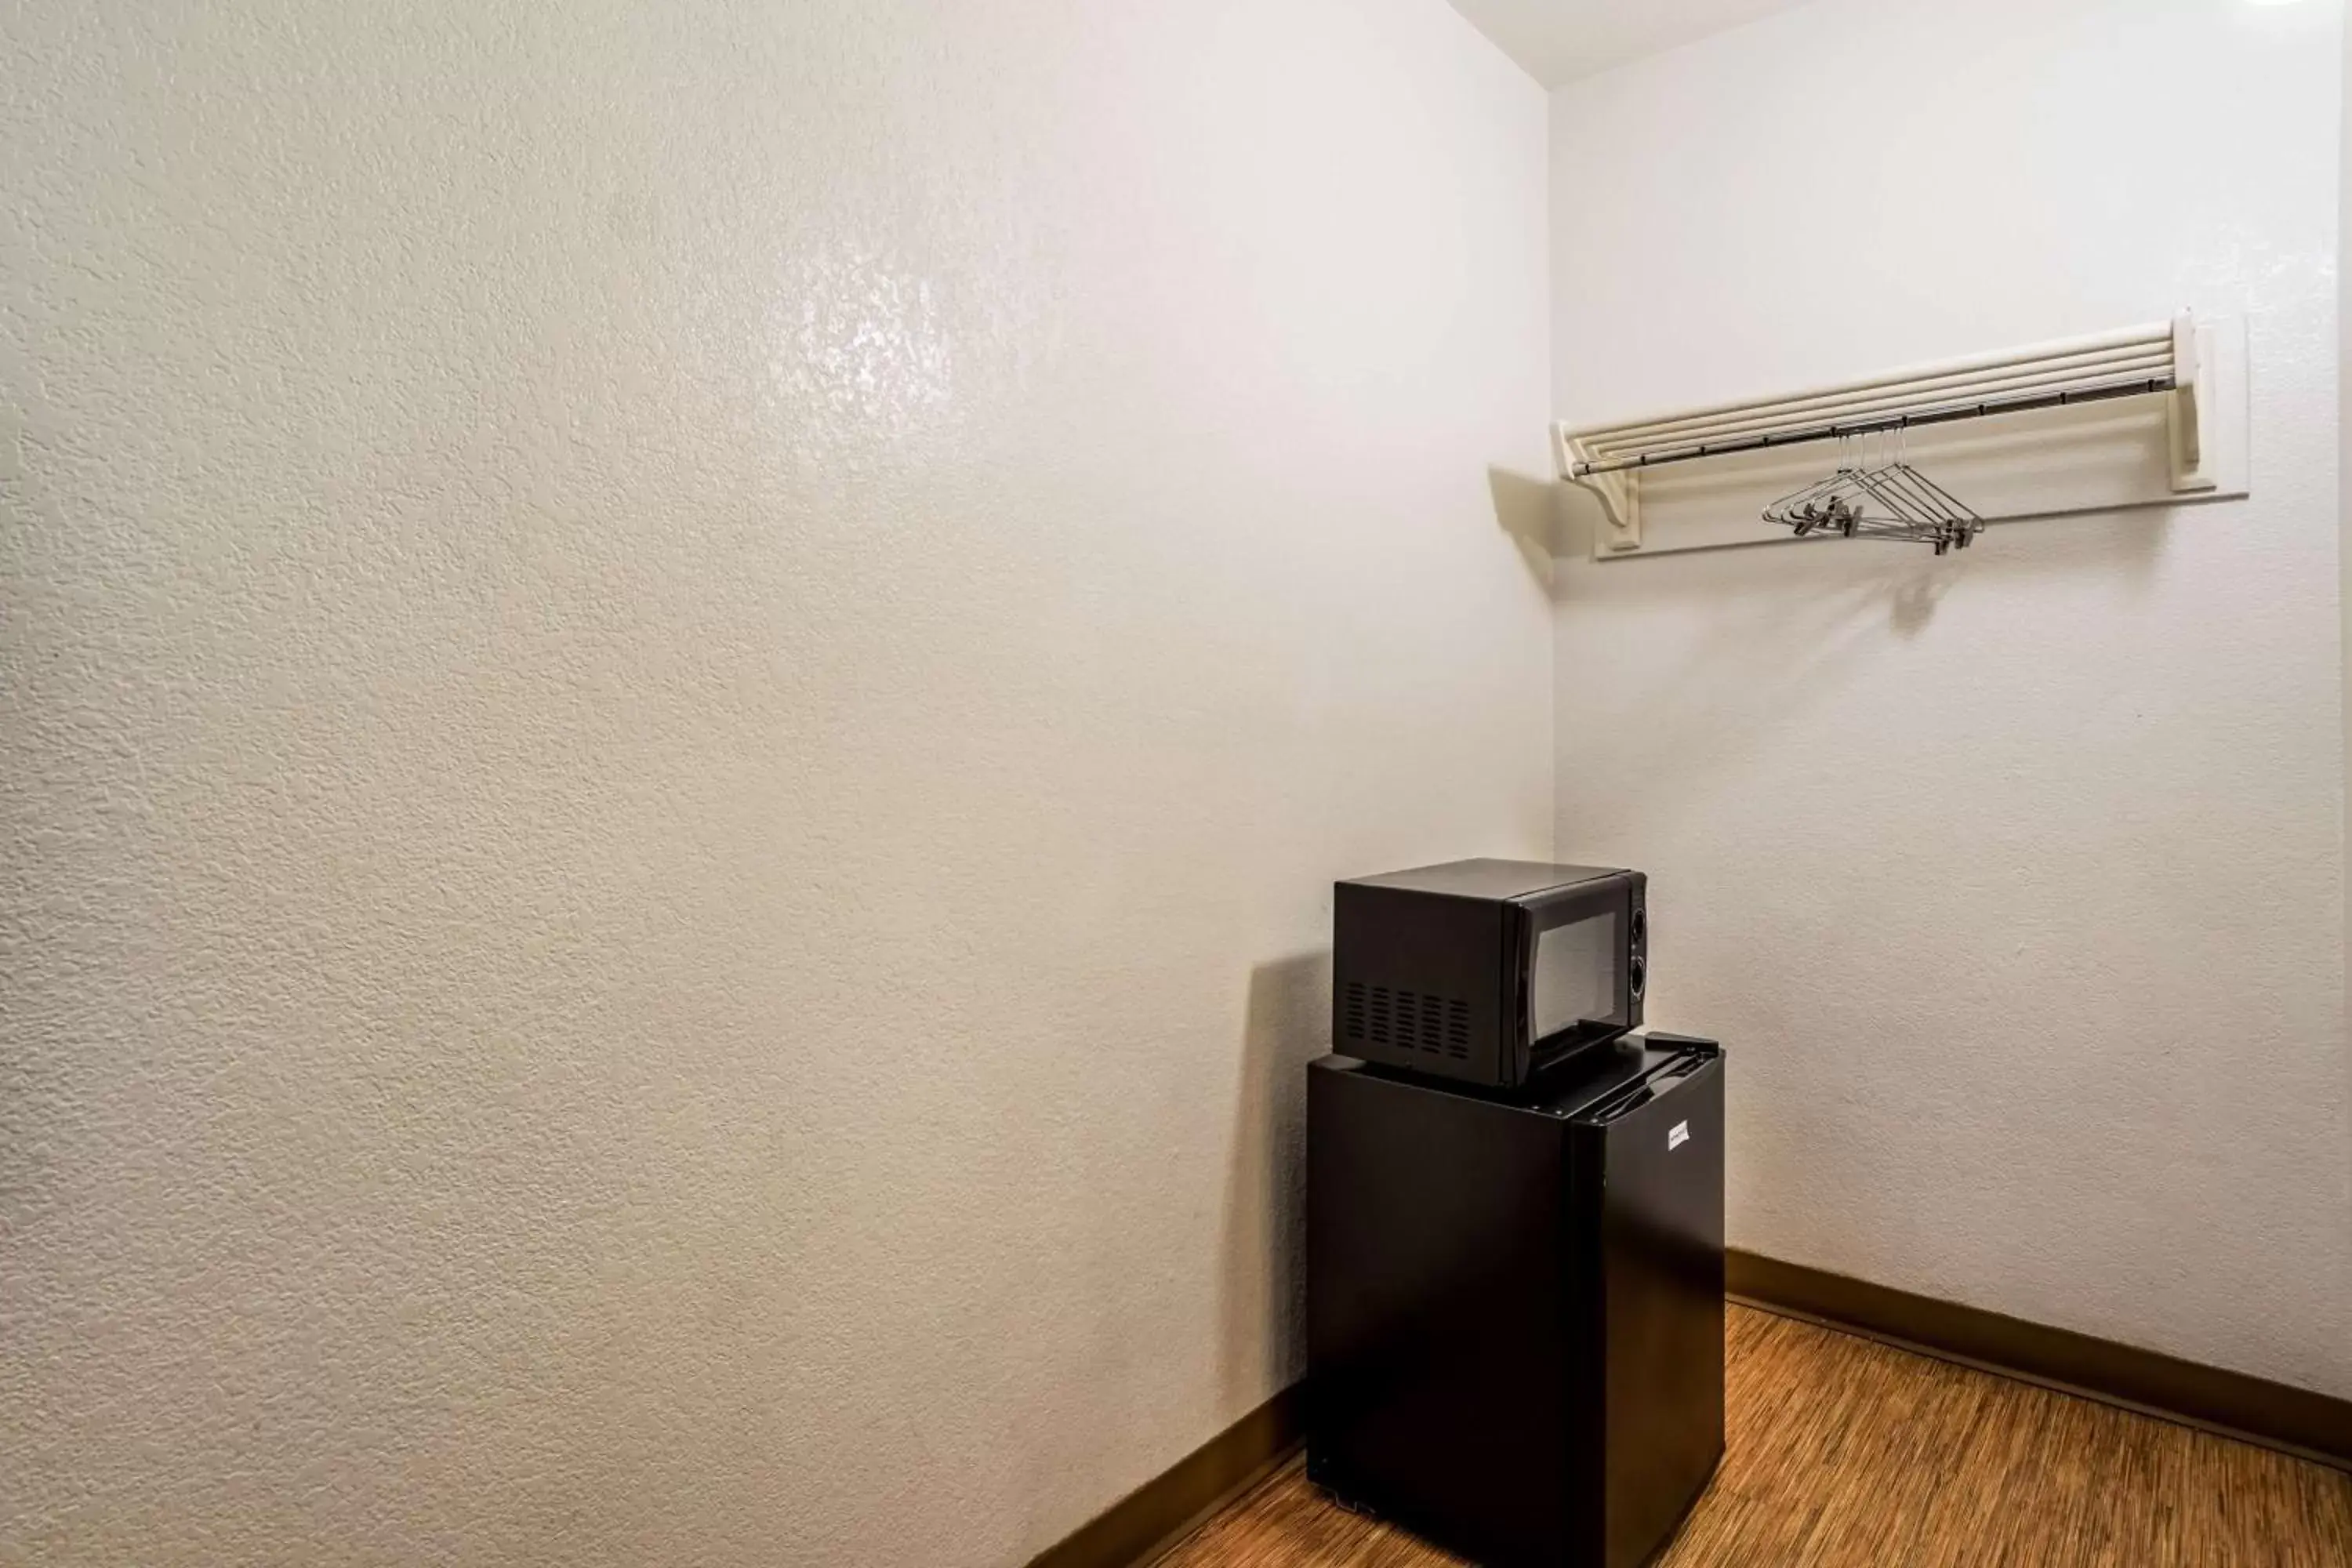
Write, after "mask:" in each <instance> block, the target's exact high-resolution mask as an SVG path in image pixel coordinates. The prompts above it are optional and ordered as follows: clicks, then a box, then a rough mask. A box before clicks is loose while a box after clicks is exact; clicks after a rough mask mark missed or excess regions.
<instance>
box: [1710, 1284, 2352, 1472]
mask: <svg viewBox="0 0 2352 1568" xmlns="http://www.w3.org/2000/svg"><path fill="white" fill-rule="evenodd" d="M1724 1285H1725V1289H1726V1290H1727V1293H1728V1294H1730V1295H1731V1296H1732V1297H1733V1298H1735V1299H1736V1300H1743V1301H1745V1302H1747V1303H1748V1304H1749V1305H1751V1306H1756V1307H1761V1308H1763V1309H1764V1310H1767V1311H1771V1312H1782V1313H1787V1314H1790V1315H1791V1316H1795V1317H1800V1318H1807V1319H1811V1320H1813V1321H1817V1322H1821V1323H1824V1324H1826V1325H1828V1326H1829V1327H1831V1328H1834V1329H1844V1330H1848V1331H1853V1332H1856V1333H1861V1334H1864V1335H1867V1336H1868V1337H1870V1338H1872V1339H1876V1340H1884V1341H1885V1342H1888V1343H1890V1344H1894V1345H1898V1346H1901V1347H1902V1348H1903V1349H1905V1350H1913V1351H1917V1352H1921V1353H1922V1354H1925V1355H1932V1356H1936V1357H1938V1358H1940V1359H1942V1360H1945V1361H1954V1362H1959V1363H1964V1364H1966V1365H1969V1366H1974V1367H1979V1368H1981V1369H1983V1370H1984V1371H1987V1372H1992V1373H2000V1375H2001V1376H2003V1377H2012V1378H2017V1379H2019V1380H2021V1381H2022V1382H2025V1383H2034V1384H2042V1386H2043V1387H2046V1388H2054V1389H2057V1390H2059V1391H2060V1392H2062V1393H2065V1394H2080V1395H2082V1396H2083V1397H2084V1398H2086V1399H2095V1400H2099V1401H2101V1402H2102V1403H2105V1404H2108V1405H2121V1406H2123V1407H2124V1408H2125V1409H2127V1410H2137V1411H2139V1412H2141V1413H2142V1414H2143V1415H2155V1416H2159V1417H2161V1418H2163V1419H2164V1420H2167V1421H2175V1422H2179V1423H2180V1424H2182V1425H2184V1426H2196V1427H2201V1428H2203V1429H2204V1430H2206V1431H2210V1432H2215V1433H2218V1434H2220V1435H2221V1436H2227V1437H2236V1438H2239V1439H2241V1440H2242V1441H2245V1442H2249V1443H2259V1444H2261V1445H2262V1446H2263V1447H2267V1448H2277V1449H2281V1450H2284V1452H2286V1453H2290V1454H2294V1455H2296V1456H2298V1457H2300V1458H2306V1459H2315V1460H2317V1461H2318V1462H2319V1463H2321V1464H2325V1465H2332V1466H2335V1467H2336V1468H2338V1469H2346V1470H2352V1401H2347V1400H2342V1399H2335V1398H2331V1397H2330V1396H2328V1395H2326V1394H2314V1393H2313V1392H2311V1391H2310V1390H2309V1389H2305V1388H2294V1387H2292V1386H2290V1385H2288V1384H2283V1383H2270V1382H2266V1381H2264V1380H2263V1379H2262V1378H2259V1377H2249V1376H2247V1375H2246V1374H2245V1373H2237V1372H2224V1371H2222V1370H2221V1368H2219V1367H2211V1366H2205V1365H2201V1364H2200V1363H2196V1362H2190V1361H2181V1360H2179V1358H2177V1357H2174V1356H2168V1355H2163V1354H2159V1353H2158V1352H2155V1351H2146V1350H2139V1349H2137V1348H2136V1347H2134V1346H2131V1345H2124V1344H2117V1343H2116V1342H2113V1341H2111V1340H2102V1339H2095V1338H2093V1337H2092V1336H2091V1335H2089V1334H2078V1333H2075V1332H2073V1331H2070V1330H2066V1329H2053V1328H2049V1327H2047V1326H2045V1325H2043V1324H2041V1323H2031V1322H2027V1321H2024V1320H2023V1319H2021V1318H2011V1317H2005V1316H2003V1315H2002V1314H2000V1313H1999V1312H1988V1311H1985V1310H1982V1309H1980V1308H1977V1307H1963V1306H1960V1305H1958V1304H1957V1303H1955V1302H1951V1301H1939V1300H1936V1299H1935V1298H1933V1297H1931V1296H1915V1295H1913V1294H1911V1292H1909V1291H1907V1290H1896V1289H1891V1288H1889V1287H1887V1286H1885V1285H1874V1284H1872V1283H1870V1282H1869V1281H1868V1280H1865V1279H1849V1278H1848V1277H1847V1276H1845V1275H1843V1274H1831V1273H1826V1272H1824V1271H1823V1270H1821V1269H1818V1268H1805V1267H1804V1266H1803V1265H1801V1264H1796V1263H1783V1262H1781V1261H1780V1259H1778V1258H1762V1257H1759V1256H1758V1255H1757V1254H1755V1253H1752V1252H1741V1251H1738V1249H1736V1248H1735V1249H1733V1250H1730V1251H1728V1252H1727V1253H1726V1254H1725V1255H1724Z"/></svg>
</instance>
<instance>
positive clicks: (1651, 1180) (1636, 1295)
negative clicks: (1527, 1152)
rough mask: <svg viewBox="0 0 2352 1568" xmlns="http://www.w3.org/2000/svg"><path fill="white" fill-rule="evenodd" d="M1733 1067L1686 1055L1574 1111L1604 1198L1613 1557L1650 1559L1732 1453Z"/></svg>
mask: <svg viewBox="0 0 2352 1568" xmlns="http://www.w3.org/2000/svg"><path fill="white" fill-rule="evenodd" d="M1675 1043H1676V1042H1675V1041H1674V1040H1673V1039H1672V1038H1671V1037H1662V1036H1657V1035H1653V1036H1652V1037H1650V1039H1649V1041H1648V1042H1647V1045H1648V1047H1649V1048H1651V1049H1654V1050H1664V1051H1667V1052H1670V1053H1671V1052H1673V1050H1674V1047H1675ZM1723 1073H1724V1063H1723V1058H1722V1056H1721V1054H1720V1053H1719V1052H1717V1051H1713V1050H1711V1049H1706V1050H1694V1051H1691V1052H1689V1053H1687V1054H1681V1053H1677V1054H1675V1057H1674V1059H1672V1060H1671V1061H1669V1062H1668V1063H1667V1064H1666V1065H1665V1066H1664V1068H1662V1069H1661V1070H1660V1071H1659V1072H1657V1073H1654V1074H1651V1075H1649V1076H1647V1077H1646V1078H1645V1079H1644V1080H1643V1082H1642V1083H1641V1084H1639V1085H1637V1086H1636V1087H1634V1088H1633V1089H1628V1090H1626V1091H1623V1092H1622V1093H1620V1094H1617V1095H1614V1096H1612V1097H1611V1098H1610V1099H1609V1100H1604V1101H1602V1102H1601V1103H1600V1104H1597V1105H1595V1106H1593V1107H1591V1109H1589V1110H1585V1111H1583V1112H1580V1114H1579V1115H1578V1116H1576V1117H1575V1118H1574V1119H1573V1121H1572V1125H1573V1126H1574V1127H1575V1129H1576V1133H1577V1138H1576V1142H1577V1144H1578V1150H1577V1155H1576V1159H1577V1162H1578V1164H1579V1166H1580V1174H1581V1175H1583V1176H1584V1177H1585V1178H1586V1179H1587V1180H1590V1181H1591V1182H1592V1183H1593V1187H1594V1188H1595V1189H1597V1190H1598V1192H1599V1194H1600V1204H1601V1215H1600V1224H1599V1226H1598V1227H1597V1230H1596V1232H1594V1233H1593V1234H1592V1236H1591V1241H1590V1245H1591V1247H1592V1248H1593V1251H1592V1252H1591V1254H1589V1255H1588V1256H1589V1264H1588V1266H1589V1267H1591V1268H1593V1269H1594V1270H1595V1273H1596V1275H1597V1289H1596V1290H1594V1291H1593V1292H1592V1293H1591V1295H1589V1296H1588V1297H1587V1298H1586V1299H1587V1300H1591V1299H1593V1298H1594V1297H1597V1298H1598V1300H1599V1301H1600V1303H1601V1320H1602V1322H1601V1333H1600V1334H1599V1335H1597V1336H1594V1337H1593V1338H1591V1339H1589V1340H1587V1341H1586V1343H1587V1344H1588V1345H1591V1346H1593V1347H1595V1350H1594V1351H1593V1352H1588V1353H1597V1354H1598V1356H1599V1358H1600V1364H1599V1365H1598V1366H1597V1367H1591V1368H1589V1369H1588V1374H1589V1375H1591V1376H1592V1377H1593V1378H1595V1379H1596V1380H1597V1382H1598V1384H1599V1385H1600V1386H1601V1389H1602V1391H1603V1392H1602V1398H1601V1402H1600V1403H1601V1411H1600V1412H1599V1415H1600V1418H1601V1423H1602V1426H1603V1433H1602V1436H1601V1441H1600V1443H1599V1444H1598V1448H1599V1451H1600V1453H1601V1456H1602V1459H1601V1467H1602V1472H1603V1473H1602V1478H1601V1510H1602V1514H1603V1525H1602V1532H1601V1533H1602V1539H1603V1542H1604V1545H1603V1560H1604V1561H1605V1563H1607V1565H1608V1568H1639V1565H1640V1564H1642V1563H1645V1562H1647V1561H1649V1559H1650V1557H1651V1556H1652V1554H1653V1553H1654V1552H1656V1551H1657V1550H1658V1548H1659V1547H1660V1546H1661V1545H1662V1544H1663V1543H1664V1541H1665V1540H1666V1539H1667V1538H1668V1537H1669V1536H1670V1535H1671V1534H1672V1533H1673V1531H1675V1527H1676V1526H1677V1525H1678V1524H1679V1523H1680V1522H1681V1521H1682V1519H1683V1517H1684V1516H1685V1513H1687V1512H1688V1510H1689V1509H1690V1506H1691V1504H1692V1502H1693V1501H1694V1500H1696V1498H1697V1496H1698V1494H1699V1493H1700V1492H1701V1491H1702V1490H1704V1489H1706V1484H1707V1481H1708V1480H1709V1479H1710V1478H1711V1477H1713V1475H1714V1474H1715V1468H1716V1466H1717V1463H1718V1462H1719V1461H1720V1460H1721V1459H1722V1458H1723V1354H1724V1352H1723V1133H1724V1128H1723ZM1588 1190H1591V1189H1588Z"/></svg>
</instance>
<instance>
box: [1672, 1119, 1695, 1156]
mask: <svg viewBox="0 0 2352 1568" xmlns="http://www.w3.org/2000/svg"><path fill="white" fill-rule="evenodd" d="M1687 1142H1690V1123H1689V1122H1687V1121H1677V1122H1675V1124H1674V1126H1673V1128H1672V1129H1671V1130H1669V1131H1667V1133H1666V1149H1667V1151H1668V1152H1673V1151H1674V1150H1676V1149H1679V1148H1681V1147H1682V1146H1683V1145H1684V1144H1685V1143H1687Z"/></svg>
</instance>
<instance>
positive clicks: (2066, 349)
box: [1553, 313, 2217, 552]
mask: <svg viewBox="0 0 2352 1568" xmlns="http://www.w3.org/2000/svg"><path fill="white" fill-rule="evenodd" d="M2204 357H2205V356H2204V355H2203V354H2202V353H2200V331H2199V326H2198V323H2197V322H2196V321H2193V320H2192V319H2191V318H2190V317H2189V315H2187V314H2186V313H2184V314H2182V315H2180V316H2178V317H2176V318H2174V319H2173V320H2172V321H2158V322H2154V323H2151V324H2148V325H2146V326H2139V327H2133V328H2129V329H2126V330H2125V331H2116V332H2107V333H2103V334H2101V335H2099V336H2096V337H2086V338H2076V339H2072V340H2068V341H2065V342H2053V343H2043V344H2039V345H2036V346H2033V347H2030V348H2022V349H2013V350H2011V351H2009V352H2006V353H1990V354H1981V355H1977V356H1974V357H1972V358H1968V359H1959V360H1951V361H1948V362H1946V363H1941V364H1932V365H1924V366H1920V367H1917V368H1915V369H1911V370H1905V371H1896V372H1892V373H1889V374H1882V375H1875V376H1871V377H1868V378H1866V379H1864V380H1861V381H1854V382H1849V383H1844V384H1838V385H1832V386H1825V387H1817V388H1814V389H1812V390H1811V391H1806V392H1797V393H1790V394H1787V395H1780V396H1776V397H1765V398H1758V399H1753V400H1750V401H1747V402H1740V403H1725V404H1718V405H1714V406H1712V407H1706V408H1696V409H1690V410H1687V411H1685V412H1681V413H1675V414H1665V415H1657V416H1651V417H1647V418H1643V419H1636V420H1629V421H1626V422H1623V423H1621V424H1614V425H1601V426H1570V425H1569V424H1567V423H1566V422H1561V423H1559V424H1557V425H1555V426H1553V437H1554V447H1555V453H1554V455H1555V458H1556V459H1557V463H1558V468H1559V476H1560V478H1562V479H1566V480H1568V481H1570V483H1573V484H1576V485H1580V486H1581V487H1583V488H1584V489H1588V490H1590V491H1591V492H1592V493H1593V494H1594V495H1595V496H1597V497H1598V498H1599V499H1600V501H1601V510H1602V513H1603V516H1604V520H1605V527H1604V529H1603V531H1602V538H1601V541H1600V542H1601V547H1602V549H1603V550H1605V551H1619V552H1623V551H1634V550H1639V549H1640V548H1641V547H1642V504H1641V481H1642V476H1643V473H1644V472H1645V471H1647V470H1650V469H1653V468H1659V467H1662V466H1664V465H1668V464H1675V463H1685V462H1691V461H1695V460H1696V459H1699V458H1716V457H1724V456H1727V455H1730V454H1734V453H1740V452H1759V451H1764V450H1768V449H1769V448H1772V447H1787V446H1794V445H1797V444H1799V443H1801V442H1810V441H1829V440H1834V439H1837V438H1839V437H1853V436H1864V435H1871V434H1875V433H1879V432H1884V431H1895V430H1907V429H1911V428H1914V427H1919V426H1936V425H1944V424H1949V423H1952V422H1955V421H1958V420H1968V419H1981V418H1986V417H1989V416H1994V415H2003V414H2021V413H2025V412H2028V411H2031V410H2034V409H2047V408H2061V407H2069V406H2073V405H2078V404H2084V403H2095V402H2100V401H2103V400H2106V399H2111V398H2127V397H2140V396H2158V395H2161V396H2165V397H2168V398H2169V399H2170V402H2169V404H2168V410H2167V416H2168V426H2169V443H2170V447H2171V452H2170V457H2171V487H2172V490H2173V491H2174V492H2175V493H2176V494H2179V495H2186V494H2193V493H2195V492H2199V491H2208V490H2211V489H2214V488H2215V484H2216V479H2215V476H2214V474H2213V473H2212V471H2211V469H2210V464H2209V458H2210V456H2211V455H2212V453H2213V451H2214V448H2215V445H2216V443H2215V441H2214V438H2213V435H2214V433H2213V430H2212V425H2213V419H2214V414H2215V404H2216V401H2217V400H2216V399H2215V398H2213V397H2212V396H2211V395H2210V387H2209V386H2208V384H2207V383H2208V381H2209V380H2210V376H2209V374H2207V371H2208V367H2207V366H2206V365H2205V364H2204V363H2203V362H2204Z"/></svg>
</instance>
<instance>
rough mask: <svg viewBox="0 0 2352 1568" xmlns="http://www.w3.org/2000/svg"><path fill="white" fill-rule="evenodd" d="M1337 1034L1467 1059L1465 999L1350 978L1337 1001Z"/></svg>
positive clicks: (1399, 1047)
mask: <svg viewBox="0 0 2352 1568" xmlns="http://www.w3.org/2000/svg"><path fill="white" fill-rule="evenodd" d="M1339 1009H1340V1012H1339V1028H1340V1037H1341V1038H1342V1039H1346V1040H1355V1041H1361V1042H1368V1043H1370V1044H1372V1045H1376V1046H1390V1047H1395V1048H1396V1049H1399V1050H1406V1051H1419V1052H1421V1053H1422V1054H1423V1055H1424V1056H1433V1057H1445V1058H1451V1059H1452V1060H1454V1061H1457V1062H1458V1061H1467V1060H1468V1059H1469V1057H1470V1004H1468V1003H1467V1002H1465V1001H1464V1000H1462V998H1460V997H1458V996H1440V995H1436V994H1433V993H1430V992H1426V991H1405V990H1400V989H1394V988H1391V987H1390V986H1386V985H1367V984H1364V983H1363V982H1362V981H1360V980H1351V981H1349V983H1348V985H1347V989H1346V990H1345V991H1344V992H1343V993H1342V994H1341V996H1340V1002H1339Z"/></svg>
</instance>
